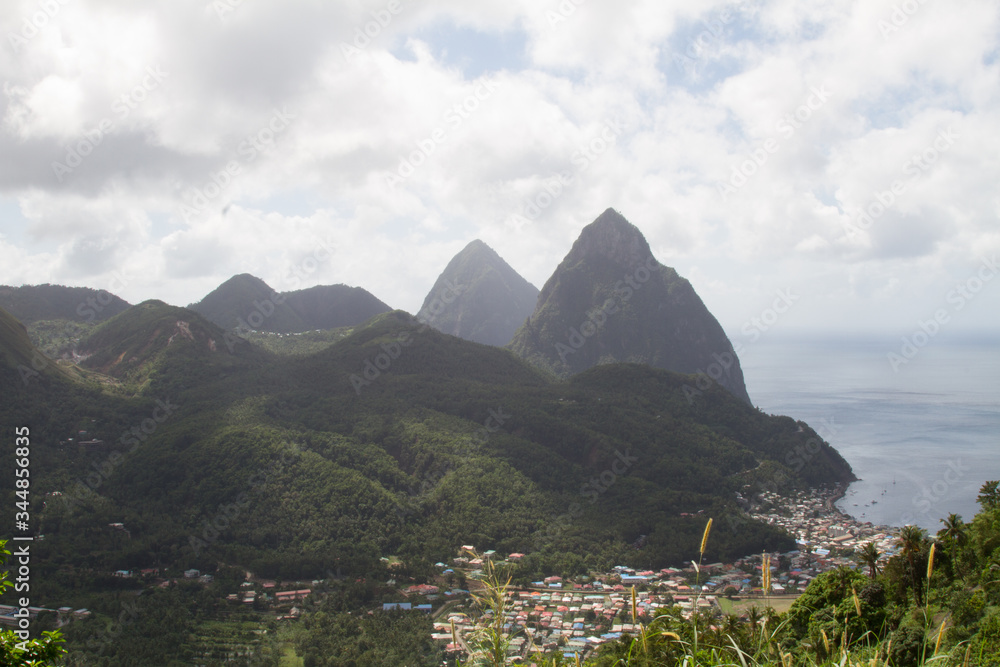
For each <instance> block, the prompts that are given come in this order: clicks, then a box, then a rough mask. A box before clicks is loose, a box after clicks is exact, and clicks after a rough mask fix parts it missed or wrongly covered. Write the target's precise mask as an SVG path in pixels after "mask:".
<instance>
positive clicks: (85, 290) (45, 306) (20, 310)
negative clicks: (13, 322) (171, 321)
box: [0, 284, 129, 325]
mask: <svg viewBox="0 0 1000 667" xmlns="http://www.w3.org/2000/svg"><path fill="white" fill-rule="evenodd" d="M128 307H129V303H128V302H127V301H125V300H123V299H121V298H119V297H117V296H115V295H114V294H111V293H110V292H107V291H104V290H95V289H91V288H89V287H65V286H63V285H49V284H45V285H22V286H21V287H8V286H7V285H0V308H3V309H4V310H6V311H7V312H9V313H10V314H11V315H13V316H14V317H16V318H17V319H18V320H20V321H21V322H22V323H23V324H25V325H30V324H32V323H34V322H37V321H40V320H71V321H75V322H103V321H104V320H106V319H108V318H110V317H114V316H115V315H117V314H118V313H120V312H122V311H123V310H125V309H126V308H128Z"/></svg>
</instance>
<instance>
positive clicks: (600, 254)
mask: <svg viewBox="0 0 1000 667" xmlns="http://www.w3.org/2000/svg"><path fill="white" fill-rule="evenodd" d="M508 347H509V348H510V349H511V350H512V351H513V352H515V353H516V354H518V355H520V356H522V357H524V358H525V359H528V360H529V361H532V362H535V363H538V364H539V365H542V366H544V367H546V368H549V369H550V370H552V371H554V372H555V373H557V374H559V375H563V376H569V375H573V374H575V373H580V372H582V371H584V370H587V369H588V368H591V367H592V366H596V365H600V364H605V363H613V362H634V363H642V364H647V365H649V366H653V367H656V368H664V369H667V370H670V371H674V372H678V373H692V374H693V373H712V374H713V375H712V376H711V377H712V378H713V379H714V378H716V376H718V379H717V380H716V381H717V382H718V383H719V384H721V385H722V386H723V387H725V388H726V389H728V390H729V391H730V392H732V393H733V394H734V395H735V396H737V397H738V398H740V399H742V400H744V401H746V402H747V403H749V402H750V399H749V397H748V396H747V392H746V386H745V384H744V381H743V371H742V370H741V369H740V366H739V360H738V359H737V357H736V352H735V351H734V350H733V346H732V344H731V343H730V341H729V339H728V338H727V337H726V334H725V332H723V330H722V327H721V326H720V325H719V322H718V321H717V320H716V319H715V317H714V316H713V315H712V314H711V313H710V312H709V311H708V308H706V307H705V304H704V303H703V302H702V300H701V299H700V298H698V295H697V294H696V293H695V291H694V288H692V287H691V284H690V283H689V282H688V281H687V280H685V279H683V278H681V277H680V276H678V275H677V272H676V271H674V270H673V269H672V268H670V267H667V266H664V265H662V264H660V263H659V262H657V261H656V258H654V257H653V254H652V251H651V250H650V248H649V244H648V243H647V242H646V239H645V237H643V235H642V232H640V231H639V229H638V228H637V227H636V226H635V225H633V224H631V223H630V222H629V221H628V220H626V219H625V218H624V217H622V215H621V214H620V213H618V212H617V211H615V210H613V209H610V208H609V209H608V210H606V211H605V212H604V213H602V214H601V215H600V216H598V218H597V219H596V220H594V222H592V223H590V224H589V225H587V226H586V227H584V228H583V230H582V231H581V232H580V236H579V238H577V240H576V242H575V243H574V244H573V247H572V249H571V250H570V251H569V254H567V255H566V257H565V258H564V259H563V261H562V262H560V264H559V266H558V267H557V268H556V270H555V273H553V274H552V276H551V277H550V278H549V279H548V281H547V282H546V283H545V285H544V287H542V291H541V293H540V294H539V296H538V300H537V305H536V307H535V310H534V312H533V313H532V315H531V318H530V319H529V320H528V321H527V322H525V324H524V326H522V327H521V328H520V329H519V330H518V331H517V332H516V333H515V335H514V338H513V339H512V340H511V342H510V344H509V345H508ZM713 364H714V366H713ZM720 365H722V366H724V367H723V368H720V369H719V370H718V372H717V373H716V369H717V368H718V367H719V366H720Z"/></svg>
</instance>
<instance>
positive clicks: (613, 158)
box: [0, 0, 1000, 339]
mask: <svg viewBox="0 0 1000 667" xmlns="http://www.w3.org/2000/svg"><path fill="white" fill-rule="evenodd" d="M0 38H2V44H0V79H2V81H3V91H2V95H0V284H7V285H21V284H40V283H56V284H65V285H82V286H89V287H93V288H97V289H107V290H109V291H112V292H114V293H115V294H118V295H119V296H121V297H122V298H124V299H126V300H128V301H129V302H132V303H138V302H141V301H143V300H146V299H151V298H157V299H161V300H163V301H166V302H168V303H172V304H175V305H187V304H190V303H193V302H196V301H198V300H200V299H201V298H202V297H203V296H204V295H205V294H207V293H208V292H210V291H211V290H212V289H214V288H215V287H217V286H218V285H219V284H220V283H222V282H223V281H225V280H226V279H228V278H229V277H231V276H232V275H235V274H238V273H251V274H253V275H256V276H258V277H259V278H262V279H263V280H264V281H266V282H267V283H268V284H269V285H270V286H271V287H273V288H274V289H276V290H278V291H287V290H291V289H297V288H301V287H308V286H312V285H318V284H336V283H344V284H348V285H357V286H361V287H364V288H365V289H367V290H369V291H370V292H372V293H373V294H374V295H375V296H377V297H379V298H380V299H382V300H383V301H385V302H386V303H387V304H389V305H390V306H392V307H394V308H401V309H404V310H407V311H409V312H411V313H415V312H417V310H419V308H420V305H421V303H422V302H423V299H424V297H425V296H426V294H427V292H428V291H429V290H430V288H431V286H432V285H433V283H434V280H435V279H436V277H437V276H438V274H439V273H440V272H441V271H442V270H443V268H444V266H445V265H446V264H447V262H448V261H449V259H450V258H451V257H452V256H454V254H455V253H457V252H458V251H459V250H461V249H462V248H463V247H464V246H465V245H466V244H467V243H468V242H470V241H472V240H473V239H476V238H479V239H482V240H483V241H485V242H486V243H487V244H489V245H490V246H491V247H493V248H494V249H495V250H496V251H497V252H498V253H499V254H500V255H501V256H502V257H504V258H505V259H506V261H507V262H508V263H509V264H510V265H511V266H513V267H514V269H515V270H517V271H518V272H519V273H520V274H521V275H523V276H524V277H525V278H527V279H528V280H529V281H530V282H532V283H533V284H534V285H535V286H537V287H541V286H542V285H543V284H544V283H545V281H546V280H547V279H548V277H549V276H550V275H551V274H552V272H553V270H554V269H555V267H556V266H557V265H558V263H559V261H560V260H561V259H562V258H563V257H564V256H565V255H566V253H567V252H568V251H569V249H570V247H571V245H572V243H573V241H574V240H575V239H576V237H577V236H578V235H579V233H580V230H581V229H582V228H583V227H584V226H585V225H586V224H588V223H589V222H591V221H593V220H594V219H595V218H596V217H597V216H598V215H600V213H601V212H602V211H604V210H605V209H607V208H609V207H612V208H614V209H616V210H618V211H620V212H621V213H622V214H623V215H624V216H625V217H626V218H627V219H628V220H629V221H631V222H632V223H633V224H635V225H636V226H637V227H638V228H639V229H640V230H641V231H642V232H643V234H644V235H645V236H646V238H647V240H648V241H649V243H650V246H651V247H652V250H653V253H654V255H655V257H656V258H657V259H658V260H659V261H660V262H663V263H665V264H667V265H669V266H672V267H674V268H676V269H677V271H678V272H679V273H680V274H681V275H682V276H684V277H686V278H688V279H689V280H690V281H691V282H692V284H693V286H694V287H695V290H696V291H697V292H698V294H699V295H700V296H701V298H702V299H703V300H704V301H705V303H706V305H707V306H708V307H709V309H710V310H711V311H712V312H713V314H714V315H715V316H716V318H717V319H718V320H719V321H720V322H721V323H722V325H723V327H724V328H725V329H726V330H727V331H729V332H742V335H743V336H750V337H751V339H752V336H751V334H753V333H754V332H756V335H758V336H759V335H763V334H764V333H773V332H777V331H781V332H784V333H792V332H806V333H809V334H810V335H817V336H819V335H830V336H838V335H845V334H849V333H864V332H881V333H885V334H892V335H894V336H902V337H909V338H911V339H912V337H913V336H914V335H917V334H919V332H920V331H924V332H925V333H927V335H929V336H932V337H933V336H936V335H943V334H942V332H948V333H949V334H951V333H955V334H963V333H979V334H982V333H983V332H987V333H988V332H997V331H998V330H1000V308H998V307H997V305H998V303H1000V279H998V280H993V279H994V278H995V277H996V275H997V273H1000V264H998V263H997V258H998V255H1000V189H998V187H997V184H998V183H1000V77H998V75H1000V63H998V46H1000V4H998V3H996V1H995V0H950V1H948V2H945V1H944V0H905V1H900V0H885V1H883V0H866V1H865V2H856V1H854V0H850V1H848V0H823V1H818V0H817V1H810V0H759V1H757V0H730V1H713V0H702V1H699V2H694V3H692V2H674V1H671V0H666V1H665V0H649V1H646V0H636V1H634V2H627V3H617V2H616V3H612V2H598V1H597V0H561V1H559V0H502V1H501V0H475V1H473V2H470V1H468V0H463V1H459V0H441V1H438V2H428V1H420V0H416V1H408V0H386V1H383V0H372V1H368V0H337V1H335V2H326V1H321V0H292V1H283V2H276V1H268V0H258V1H255V2H249V1H245V0H198V1H192V0H150V1H146V2H141V3H135V2H126V1H125V0H7V1H5V2H3V3H0ZM930 331H933V334H931V333H929V332H930Z"/></svg>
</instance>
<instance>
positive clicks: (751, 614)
mask: <svg viewBox="0 0 1000 667" xmlns="http://www.w3.org/2000/svg"><path fill="white" fill-rule="evenodd" d="M760 619H761V614H760V609H759V608H758V607H757V605H753V606H751V607H750V609H748V610H747V621H749V623H750V638H751V639H753V638H754V636H755V635H756V634H757V627H758V626H759V625H760Z"/></svg>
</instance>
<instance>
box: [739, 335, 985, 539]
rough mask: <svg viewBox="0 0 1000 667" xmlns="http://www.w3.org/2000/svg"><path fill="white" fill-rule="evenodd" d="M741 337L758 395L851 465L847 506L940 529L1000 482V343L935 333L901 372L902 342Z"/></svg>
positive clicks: (867, 515) (884, 519)
mask: <svg viewBox="0 0 1000 667" xmlns="http://www.w3.org/2000/svg"><path fill="white" fill-rule="evenodd" d="M732 340H733V343H734V345H735V344H738V343H742V344H743V349H742V350H741V351H740V362H741V365H742V367H743V372H744V375H745V378H746V385H747V391H748V392H749V393H750V398H751V400H752V401H753V402H754V404H755V405H757V406H758V407H760V408H761V409H762V410H764V411H765V412H768V413H771V414H782V415H788V416H790V417H792V418H794V419H798V420H802V421H805V422H806V423H808V424H809V425H810V426H812V427H813V428H814V429H815V430H816V431H817V432H818V433H819V434H820V436H822V437H823V439H825V440H826V441H827V442H829V443H830V444H832V445H833V446H834V447H836V448H837V450H838V451H840V453H841V454H842V455H843V456H844V458H846V459H847V461H848V463H850V464H851V467H852V468H853V469H854V474H855V475H857V476H858V477H859V478H860V481H858V482H855V483H854V484H852V485H851V486H850V488H849V489H848V494H847V495H846V496H845V497H844V498H843V499H842V500H841V501H840V502H838V503H837V506H838V507H839V508H840V509H841V510H843V511H845V512H847V513H848V514H851V515H852V516H854V517H856V518H858V519H860V520H862V521H871V522H872V523H874V524H886V525H893V526H901V525H905V524H907V523H912V524H916V525H918V526H921V527H922V528H926V529H928V530H929V531H930V532H932V533H936V532H937V531H938V530H939V529H940V528H941V527H942V524H941V523H940V519H941V518H943V517H945V516H947V515H948V513H950V512H955V513H956V514H959V515H961V516H962V518H963V519H964V520H966V521H970V520H971V519H972V517H973V516H974V515H975V513H976V511H977V510H978V509H979V505H978V504H977V503H976V495H977V494H978V492H979V488H980V487H981V486H982V483H983V482H984V481H986V480H992V479H1000V343H997V342H987V341H984V340H978V341H976V342H959V341H951V342H946V341H944V340H935V341H932V342H931V344H930V345H928V346H927V347H925V348H923V349H921V350H920V351H919V353H918V354H917V355H916V357H914V358H913V359H912V360H911V361H910V362H909V363H908V364H905V365H902V366H900V367H899V369H898V372H893V369H892V368H891V366H890V364H889V362H888V360H887V353H888V352H890V351H891V352H896V353H898V352H899V345H900V343H899V341H898V339H896V340H895V341H893V339H891V338H890V339H885V340H860V339H854V340H828V341H816V340H804V339H779V338H777V337H776V336H772V337H768V336H766V335H765V336H763V337H761V339H760V340H758V341H756V342H753V343H748V342H745V340H746V339H745V338H744V339H742V340H741V338H740V337H739V336H735V337H733V338H732ZM873 500H874V501H876V503H875V504H872V501H873Z"/></svg>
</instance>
